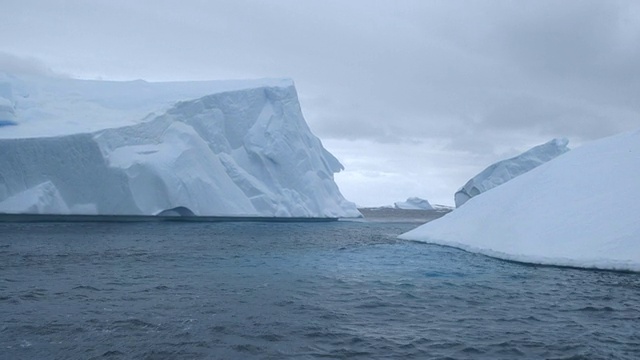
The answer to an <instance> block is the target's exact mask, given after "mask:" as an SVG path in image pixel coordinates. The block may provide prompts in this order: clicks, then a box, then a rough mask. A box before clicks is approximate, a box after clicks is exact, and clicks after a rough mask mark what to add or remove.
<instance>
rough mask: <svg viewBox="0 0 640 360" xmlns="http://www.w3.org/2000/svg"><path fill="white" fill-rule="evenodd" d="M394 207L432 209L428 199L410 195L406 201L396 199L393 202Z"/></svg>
mask: <svg viewBox="0 0 640 360" xmlns="http://www.w3.org/2000/svg"><path fill="white" fill-rule="evenodd" d="M393 206H394V207H395V208H396V209H404V210H433V209H434V208H433V206H431V204H430V203H429V201H427V200H425V199H421V198H419V197H410V198H408V199H407V201H398V202H396V203H394V204H393Z"/></svg>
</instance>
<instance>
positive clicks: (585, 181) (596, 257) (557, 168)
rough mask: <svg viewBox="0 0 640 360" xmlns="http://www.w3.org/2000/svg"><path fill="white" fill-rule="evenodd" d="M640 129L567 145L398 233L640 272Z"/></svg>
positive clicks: (527, 257)
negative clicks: (558, 153) (573, 146)
mask: <svg viewBox="0 0 640 360" xmlns="http://www.w3.org/2000/svg"><path fill="white" fill-rule="evenodd" d="M639 183H640V131H635V132H633V133H626V134H621V135H617V136H613V137H610V138H606V139H601V140H598V141H595V142H593V143H591V144H587V145H584V146H582V147H580V148H577V149H574V150H571V151H570V152H568V153H566V154H565V155H563V156H559V157H557V158H555V159H553V160H551V161H549V162H547V163H545V164H542V165H540V166H538V167H537V168H535V169H533V170H531V171H529V172H527V173H526V174H522V175H520V176H518V177H517V178H514V179H512V180H511V181H509V182H507V183H505V184H502V185H501V186H499V187H497V188H495V189H493V190H491V191H487V192H486V193H484V194H482V196H478V197H476V198H474V199H473V200H472V201H469V202H468V203H466V204H465V206H463V207H461V208H458V209H456V210H454V211H452V212H451V213H449V214H447V215H445V216H444V217H442V218H440V219H438V220H435V221H433V222H430V223H427V224H425V225H422V226H420V227H418V228H417V229H415V230H412V231H410V232H408V233H405V234H403V235H401V236H400V237H401V238H403V239H411V240H420V241H425V242H429V243H435V244H442V245H449V246H454V247H458V248H461V249H465V250H468V251H474V252H479V253H482V254H486V255H490V256H495V257H499V258H504V259H509V260H516V261H524V262H532V263H541V264H552V265H566V266H579V267H592V268H601V269H617V270H633V271H640V241H639V239H640V221H638V214H640V193H639V192H638V191H637V188H638V184H639Z"/></svg>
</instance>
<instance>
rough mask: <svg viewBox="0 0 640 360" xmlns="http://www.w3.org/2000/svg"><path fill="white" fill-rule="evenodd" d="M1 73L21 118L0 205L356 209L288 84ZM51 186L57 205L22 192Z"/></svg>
mask: <svg viewBox="0 0 640 360" xmlns="http://www.w3.org/2000/svg"><path fill="white" fill-rule="evenodd" d="M4 80H5V81H8V82H9V85H10V87H11V93H12V95H11V96H12V98H13V100H12V101H14V102H15V106H14V107H15V113H16V122H17V123H18V125H16V126H4V127H0V154H2V156H0V169H1V172H0V209H1V210H0V211H2V212H12V213H13V212H15V213H21V212H25V207H26V208H28V209H30V210H29V211H30V212H34V211H33V209H37V211H35V212H39V213H69V212H71V213H74V214H75V213H95V214H123V215H137V214H144V215H154V214H160V213H163V212H164V211H165V210H170V209H175V208H185V209H186V210H185V211H187V212H190V213H193V214H195V215H209V216H216V215H220V216H282V217H354V216H360V214H359V212H358V211H357V209H356V207H355V204H353V203H351V202H348V201H346V200H345V199H344V198H343V196H342V195H341V194H340V191H339V190H338V187H337V185H336V184H335V182H334V180H333V174H334V173H335V172H337V171H340V170H341V169H342V165H341V164H340V163H339V162H338V160H337V159H336V158H334V157H333V156H332V155H331V154H329V153H328V152H327V151H326V150H325V149H324V148H323V147H322V144H321V143H320V140H319V139H318V138H316V137H315V136H314V135H313V134H312V133H311V131H310V129H309V128H308V126H307V124H306V123H305V121H304V118H303V116H302V112H301V110H300V105H299V103H298V99H297V94H296V91H295V88H294V86H293V83H292V82H291V81H290V80H260V81H255V82H247V81H245V82H222V83H216V82H194V83H187V82H185V83H159V84H152V83H146V82H142V81H134V82H122V83H118V82H100V81H84V80H71V79H53V78H34V77H30V78H16V77H12V76H5V77H4ZM0 81H1V78H0ZM3 86H4V88H7V87H8V86H7V85H6V84H5V85H3ZM229 89H231V90H229ZM238 89H240V90H238ZM188 96H195V98H188ZM149 111H151V114H149ZM88 129H94V130H95V129H99V130H96V131H91V132H87V131H86V130H88ZM50 130H51V131H53V133H54V134H58V135H56V136H44V135H48V131H50ZM3 137H4V138H5V139H2V138H3ZM10 137H15V138H10ZM43 183H46V184H48V185H47V186H50V187H52V188H54V189H56V192H55V194H57V195H56V196H54V198H56V199H59V200H60V201H58V202H56V201H52V200H48V198H47V197H42V196H40V197H36V196H26V195H25V196H22V195H20V196H18V197H17V198H16V196H17V194H21V193H25V194H29V193H32V192H34V191H35V192H36V193H40V192H42V191H40V190H37V189H40V184H43ZM32 189H36V190H37V191H36V190H32ZM47 189H48V188H47ZM16 199H18V200H16ZM19 199H23V200H19ZM33 199H41V200H37V201H35V202H34V201H32V200H33ZM27 200H28V201H27ZM33 204H40V205H43V206H40V205H34V206H35V207H33V206H32V205H33ZM44 204H46V206H44Z"/></svg>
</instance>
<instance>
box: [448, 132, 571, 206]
mask: <svg viewBox="0 0 640 360" xmlns="http://www.w3.org/2000/svg"><path fill="white" fill-rule="evenodd" d="M568 143H569V140H567V139H565V138H561V139H553V140H551V141H549V142H547V143H544V144H542V145H538V146H535V147H533V148H531V149H529V150H527V151H525V152H523V153H522V154H520V155H518V156H515V157H513V158H510V159H506V160H502V161H499V162H497V163H495V164H492V165H490V166H489V167H487V168H486V169H484V170H482V171H481V172H480V173H479V174H477V175H476V176H474V177H473V178H471V179H470V180H469V181H468V182H467V183H466V184H464V186H463V187H462V188H460V189H459V190H458V191H457V192H456V193H455V195H454V200H455V204H456V207H460V206H462V205H463V204H464V203H466V202H467V201H468V200H469V199H471V198H472V197H474V196H476V195H479V194H481V193H483V192H485V191H487V190H490V189H492V188H494V187H496V186H499V185H501V184H504V183H505V182H507V181H509V180H511V179H513V178H515V177H516V176H519V175H522V174H524V173H526V172H527V171H529V170H531V169H533V168H535V167H537V166H540V165H541V164H544V163H545V162H547V161H549V160H551V159H553V158H555V157H557V156H559V155H562V154H564V153H566V152H567V151H569V148H568V147H567V144H568Z"/></svg>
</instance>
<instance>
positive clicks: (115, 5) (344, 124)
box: [0, 0, 640, 204]
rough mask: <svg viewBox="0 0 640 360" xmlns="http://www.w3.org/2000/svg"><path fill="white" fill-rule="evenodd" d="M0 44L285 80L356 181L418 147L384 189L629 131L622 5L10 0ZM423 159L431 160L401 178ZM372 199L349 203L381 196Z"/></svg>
mask: <svg viewBox="0 0 640 360" xmlns="http://www.w3.org/2000/svg"><path fill="white" fill-rule="evenodd" d="M0 44H3V45H2V47H0V51H4V52H7V53H11V54H15V55H17V56H29V57H33V58H37V59H41V60H42V61H43V62H44V63H45V64H47V65H48V66H49V67H51V68H52V69H54V70H56V71H59V72H64V73H69V74H73V75H77V76H83V77H93V78H98V77H101V78H109V79H131V78H144V79H150V80H177V79H180V80H184V79H215V78H247V77H292V78H294V80H295V81H296V84H297V87H298V91H299V93H300V97H301V101H302V105H303V111H304V112H305V115H306V117H307V120H308V121H309V123H310V126H311V128H312V129H313V130H314V131H315V132H316V134H317V135H319V136H320V137H321V138H323V139H325V140H326V141H325V142H326V143H327V144H329V145H330V146H331V145H332V146H334V147H335V148H334V149H331V148H330V150H332V151H334V152H336V155H337V156H338V157H339V158H341V159H342V160H343V161H344V162H345V163H346V164H345V165H347V167H348V172H347V173H345V175H344V176H345V178H350V179H352V180H353V182H354V184H355V183H358V181H360V183H366V182H376V181H381V182H382V183H385V182H384V181H382V180H380V177H379V176H378V175H380V174H379V173H376V172H372V170H371V169H370V168H367V167H366V166H365V165H363V164H366V163H369V162H370V160H372V159H384V160H385V161H389V162H390V163H393V164H405V161H403V159H402V157H403V156H406V155H407V152H406V151H405V150H402V149H405V148H407V147H410V148H411V149H413V152H414V153H416V154H421V156H424V157H425V158H424V159H415V158H414V159H412V161H410V162H407V163H406V164H405V165H404V167H396V166H390V167H388V168H392V169H393V171H391V170H390V171H389V173H392V174H393V176H392V178H393V179H391V178H390V179H389V180H388V181H389V182H392V181H396V182H397V181H398V178H403V177H407V178H406V182H408V183H416V184H418V183H424V184H425V189H424V190H422V192H421V193H419V194H416V193H415V192H416V191H419V190H417V187H418V186H417V185H416V187H414V188H412V189H411V190H406V191H404V192H403V190H402V189H401V190H399V191H397V194H396V193H395V192H394V195H393V196H394V197H395V196H402V197H408V196H414V195H418V196H424V197H431V199H430V200H432V199H433V198H436V201H435V202H438V201H439V200H441V199H444V198H445V196H446V197H448V196H451V194H452V193H453V192H454V191H455V188H456V187H457V186H460V185H462V184H463V183H464V181H465V180H466V178H468V177H470V176H472V175H474V172H476V171H479V170H481V169H482V168H483V167H484V166H486V165H488V163H489V162H491V161H495V160H498V159H499V158H502V157H505V156H511V155H514V154H515V153H516V152H518V151H522V150H525V149H526V148H528V147H531V146H533V145H536V144H538V143H542V142H544V141H546V140H548V139H549V138H551V137H557V136H567V137H569V138H570V139H571V140H572V143H573V144H574V145H576V144H580V143H582V142H584V141H589V140H593V139H597V138H600V137H603V136H607V135H611V134H614V133H617V132H620V131H625V130H631V129H634V128H637V127H640V117H639V114H640V103H639V102H638V101H637V94H640V4H639V3H637V2H634V1H632V0H629V1H622V0H620V1H616V0H601V1H590V0H585V1H583V0H580V1H575V0H567V1H561V2H559V1H546V0H545V1H518V2H515V1H500V0H495V1H487V2H470V1H428V2H427V1H421V0H404V1H401V2H398V1H381V0H373V1H372V0H352V1H348V2H347V1H337V0H323V1H320V0H317V1H311V0H310V1H296V0H278V1H268V2H266V1H258V0H234V1H216V2H207V1H195V0H193V1H135V2H134V1H122V0H116V1H113V0H112V1H92V2H86V1H79V0H70V1H47V2H41V1H29V0H27V1H25V0H21V1H17V0H10V1H6V2H5V3H4V4H3V12H2V14H0ZM393 145H397V146H393ZM422 147H429V149H428V151H423V150H422ZM383 148H384V149H386V151H385V153H384V154H380V151H379V150H380V149H383ZM352 160H353V161H352ZM449 161H453V162H454V163H453V164H450V163H448V162H449ZM469 162H472V164H469ZM350 165H351V166H350ZM424 166H430V167H434V169H435V170H430V171H429V172H428V173H420V174H416V175H415V176H418V177H421V178H411V176H412V175H411V174H415V171H413V170H414V168H415V167H424ZM437 169H440V171H438V170H437ZM376 171H377V170H376ZM461 172H462V173H461ZM376 176H377V177H376ZM424 176H430V178H429V179H424V178H422V177H424ZM342 181H345V187H349V186H351V185H347V184H346V180H342ZM354 187H355V186H354ZM361 188H362V187H361ZM403 188H407V187H403ZM433 189H438V190H433ZM345 192H346V195H347V196H349V193H348V192H347V191H346V190H345ZM360 192H367V191H364V190H363V191H360ZM409 192H412V193H409ZM447 192H450V194H448V193H447ZM376 193H378V194H379V191H378V189H374V188H372V189H371V191H370V192H369V195H366V194H358V195H357V196H356V197H357V198H355V199H354V200H355V201H357V202H360V203H367V204H373V203H375V202H376V200H377V199H379V200H380V201H379V202H380V203H383V202H387V199H386V198H385V199H380V198H377V199H376V198H374V196H379V195H374V194H376ZM390 197H391V196H389V198H390ZM395 200H402V199H395ZM441 202H444V201H441ZM448 202H449V203H451V201H448Z"/></svg>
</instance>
